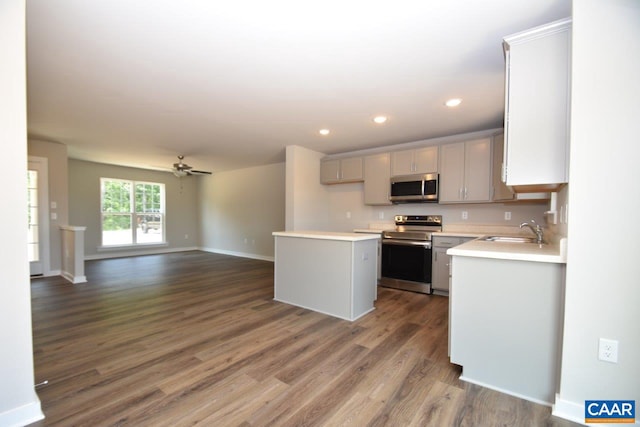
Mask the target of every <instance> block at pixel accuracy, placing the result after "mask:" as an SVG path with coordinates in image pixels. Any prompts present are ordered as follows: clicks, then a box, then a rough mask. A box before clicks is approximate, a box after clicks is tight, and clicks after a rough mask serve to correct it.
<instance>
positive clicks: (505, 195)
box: [492, 133, 515, 202]
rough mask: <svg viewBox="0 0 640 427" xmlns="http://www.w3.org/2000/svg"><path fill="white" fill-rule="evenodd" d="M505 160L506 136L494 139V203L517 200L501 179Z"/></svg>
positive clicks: (497, 136)
mask: <svg viewBox="0 0 640 427" xmlns="http://www.w3.org/2000/svg"><path fill="white" fill-rule="evenodd" d="M503 160H504V134H503V133H500V134H498V135H495V136H494V137H493V173H492V184H493V201H494V202H503V201H510V200H513V199H514V198H515V195H514V193H513V191H511V189H510V188H509V187H508V186H507V185H506V184H505V183H504V182H502V179H501V172H502V162H503Z"/></svg>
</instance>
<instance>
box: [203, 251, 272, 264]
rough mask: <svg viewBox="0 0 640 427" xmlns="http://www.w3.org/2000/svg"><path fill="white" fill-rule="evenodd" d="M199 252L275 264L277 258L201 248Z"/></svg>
mask: <svg viewBox="0 0 640 427" xmlns="http://www.w3.org/2000/svg"><path fill="white" fill-rule="evenodd" d="M199 250H201V251H203V252H211V253H215V254H222V255H231V256H237V257H242V258H251V259H258V260H261V261H270V262H275V258H274V257H269V256H264V255H258V254H252V253H248V252H236V251H227V250H225V249H216V248H199Z"/></svg>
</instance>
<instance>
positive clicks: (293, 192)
mask: <svg viewBox="0 0 640 427" xmlns="http://www.w3.org/2000/svg"><path fill="white" fill-rule="evenodd" d="M325 155H326V154H323V153H319V152H317V151H312V150H309V149H307V148H304V147H299V146H297V145H290V146H288V147H287V153H286V157H287V160H286V230H287V231H292V230H323V231H327V230H330V229H331V228H330V224H329V198H328V197H329V196H328V193H327V189H326V186H324V185H322V184H320V159H321V158H323V157H324V156H325Z"/></svg>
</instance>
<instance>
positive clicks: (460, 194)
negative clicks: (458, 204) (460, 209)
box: [458, 187, 463, 200]
mask: <svg viewBox="0 0 640 427" xmlns="http://www.w3.org/2000/svg"><path fill="white" fill-rule="evenodd" d="M458 199H460V200H463V197H462V187H460V188H459V189H458Z"/></svg>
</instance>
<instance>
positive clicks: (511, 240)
mask: <svg viewBox="0 0 640 427" xmlns="http://www.w3.org/2000/svg"><path fill="white" fill-rule="evenodd" d="M480 240H484V241H485V242H502V243H536V239H535V237H521V236H485V237H481V238H480Z"/></svg>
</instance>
